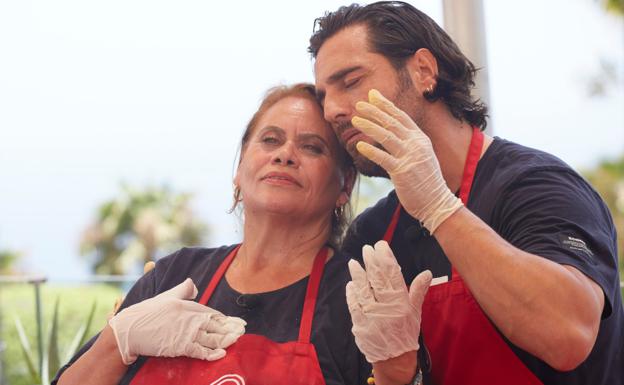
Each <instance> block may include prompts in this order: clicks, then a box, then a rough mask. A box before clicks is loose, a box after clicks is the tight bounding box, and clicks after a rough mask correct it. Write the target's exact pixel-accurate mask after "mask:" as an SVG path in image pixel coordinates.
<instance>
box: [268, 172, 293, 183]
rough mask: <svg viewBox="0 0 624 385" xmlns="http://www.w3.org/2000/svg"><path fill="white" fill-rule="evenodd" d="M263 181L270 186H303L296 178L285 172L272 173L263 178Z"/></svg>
mask: <svg viewBox="0 0 624 385" xmlns="http://www.w3.org/2000/svg"><path fill="white" fill-rule="evenodd" d="M262 180H263V181H265V182H268V183H270V184H275V185H280V186H292V185H295V186H301V184H300V183H299V182H298V181H297V180H296V179H295V178H293V177H292V176H291V175H289V174H286V173H283V172H270V173H268V174H266V175H265V176H263V177H262Z"/></svg>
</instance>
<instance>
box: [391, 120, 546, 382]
mask: <svg viewBox="0 0 624 385" xmlns="http://www.w3.org/2000/svg"><path fill="white" fill-rule="evenodd" d="M482 148H483V133H482V132H481V131H479V129H478V128H473V134H472V140H471V142H470V148H469V150H468V156H467V159H466V165H465V167H464V173H463V176H462V183H461V187H460V190H459V197H460V198H461V200H462V202H463V203H464V205H466V204H467V202H468V196H469V194H470V189H471V187H472V181H473V179H474V174H475V171H476V169H477V164H478V163H479V158H480V157H481V150H482ZM400 212H401V205H400V204H399V206H398V207H397V208H396V210H395V212H394V215H393V216H392V220H391V221H390V225H389V226H388V229H387V230H386V234H385V235H384V240H386V241H387V242H388V243H390V242H391V241H392V236H393V234H394V230H395V228H396V225H397V222H398V219H399V215H400ZM421 329H422V337H423V339H424V341H425V343H426V348H427V350H428V351H429V361H430V365H431V368H430V369H431V373H430V376H431V379H432V380H433V383H434V384H438V385H460V384H461V385H476V384H488V385H499V384H504V385H540V384H542V382H541V381H540V380H539V379H538V378H537V377H536V376H535V375H534V374H533V373H532V372H531V371H530V370H529V369H528V368H527V367H526V366H525V365H524V363H523V362H522V361H521V360H520V359H519V358H518V356H516V355H515V354H514V352H513V351H512V350H511V348H510V347H509V345H507V343H506V342H505V341H504V340H503V338H502V337H501V335H500V334H499V332H498V331H497V330H496V327H495V326H494V325H493V324H492V322H491V321H490V320H489V319H488V318H487V316H486V315H485V313H484V312H483V310H481V307H480V306H479V304H478V303H477V301H476V300H475V299H474V297H473V296H472V294H471V293H470V290H468V288H467V287H466V285H465V284H464V281H463V280H462V278H461V277H460V275H459V274H458V273H457V271H456V270H455V268H452V269H451V277H450V279H449V281H448V282H445V283H441V284H438V285H434V286H432V287H430V288H429V291H428V292H427V295H426V296H425V301H424V303H423V310H422V323H421ZM421 364H422V363H421Z"/></svg>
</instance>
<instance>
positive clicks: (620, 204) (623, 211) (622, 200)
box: [583, 154, 624, 272]
mask: <svg viewBox="0 0 624 385" xmlns="http://www.w3.org/2000/svg"><path fill="white" fill-rule="evenodd" d="M583 174H584V175H585V177H586V178H587V180H589V182H590V183H591V184H592V185H593V186H594V188H595V189H596V190H597V191H598V193H599V194H600V195H601V196H602V199H604V201H605V202H606V203H607V206H609V210H610V211H611V215H612V216H613V222H614V223H615V227H616V229H617V233H618V254H619V255H618V259H619V262H620V272H622V269H623V266H624V154H622V156H621V157H620V158H619V159H615V160H605V161H602V162H601V163H600V164H599V165H598V166H597V167H596V168H595V169H593V170H589V171H586V172H584V173H583Z"/></svg>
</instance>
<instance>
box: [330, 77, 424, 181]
mask: <svg viewBox="0 0 624 385" xmlns="http://www.w3.org/2000/svg"><path fill="white" fill-rule="evenodd" d="M397 74H398V78H399V79H398V81H397V92H396V95H394V98H388V99H389V100H390V101H391V102H393V103H394V105H396V106H397V107H398V108H400V109H401V110H403V111H404V112H405V113H407V114H408V115H409V116H410V117H411V118H412V119H413V120H414V121H415V122H416V124H420V120H421V119H420V117H421V116H422V106H418V105H417V103H418V100H417V98H416V97H415V95H414V91H415V87H414V83H412V80H411V78H410V77H409V74H408V72H407V71H406V70H405V68H402V69H399V70H398V71H397ZM352 127H353V125H352V124H351V122H350V121H347V122H342V123H339V124H338V125H337V126H336V127H335V130H334V131H335V132H336V133H337V135H338V138H339V140H340V142H341V144H342V146H343V147H345V149H346V150H347V152H348V153H349V155H351V157H352V158H353V163H355V167H356V168H357V170H358V171H359V172H360V173H361V174H363V175H366V176H369V177H382V178H388V179H389V178H390V176H389V175H388V172H387V171H386V170H384V169H383V168H382V167H381V166H379V165H378V164H377V163H375V162H373V161H371V160H370V159H368V158H367V157H365V156H364V155H362V154H360V152H359V151H358V150H357V148H356V144H357V142H353V143H351V144H349V145H347V144H345V143H342V138H341V135H342V133H343V132H344V131H345V130H348V129H349V128H352ZM373 146H375V147H377V148H378V149H380V150H382V151H386V152H388V151H387V150H386V149H385V148H384V147H383V146H382V145H381V144H379V143H377V142H374V143H373Z"/></svg>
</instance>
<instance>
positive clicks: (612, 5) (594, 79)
mask: <svg viewBox="0 0 624 385" xmlns="http://www.w3.org/2000/svg"><path fill="white" fill-rule="evenodd" d="M594 2H596V3H598V5H599V6H600V7H601V8H602V9H604V10H605V11H606V12H607V13H609V14H611V15H615V16H616V17H618V18H619V20H620V22H622V21H624V20H622V19H623V17H624V0H594ZM597 60H598V69H597V70H596V73H593V74H589V76H588V78H587V93H588V95H589V96H592V97H596V96H606V95H608V94H609V92H610V91H611V90H612V89H617V88H618V87H622V86H623V85H624V84H622V82H621V80H622V72H621V68H618V65H617V60H616V59H614V58H613V57H609V58H605V57H599V58H598V59H597Z"/></svg>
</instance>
